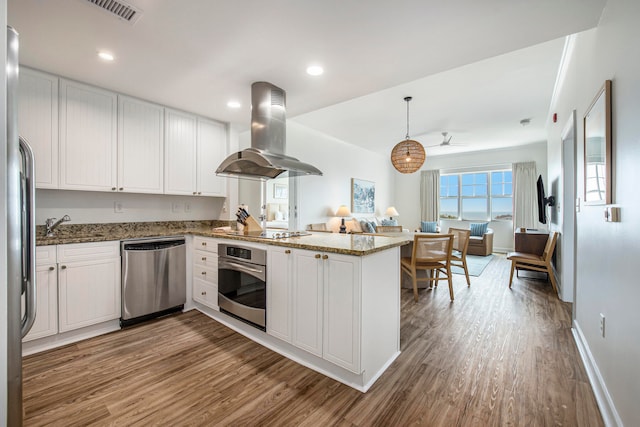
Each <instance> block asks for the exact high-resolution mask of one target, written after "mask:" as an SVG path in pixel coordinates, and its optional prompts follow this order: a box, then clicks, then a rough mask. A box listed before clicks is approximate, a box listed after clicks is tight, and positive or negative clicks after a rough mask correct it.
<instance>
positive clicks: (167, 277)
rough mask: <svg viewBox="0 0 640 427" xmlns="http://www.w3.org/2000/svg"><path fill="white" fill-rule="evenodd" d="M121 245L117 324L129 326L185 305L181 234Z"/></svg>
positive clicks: (185, 266) (127, 242)
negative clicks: (119, 312)
mask: <svg viewBox="0 0 640 427" xmlns="http://www.w3.org/2000/svg"><path fill="white" fill-rule="evenodd" d="M120 248H121V255H122V313H121V317H120V326H122V327H125V326H129V325H132V324H134V323H138V322H142V321H145V320H148V319H152V318H154V317H158V316H163V315H165V314H169V313H172V312H175V311H180V310H182V309H183V308H184V303H185V301H186V290H187V271H186V268H187V260H186V245H185V239H184V237H183V236H179V237H158V238H152V239H132V240H123V241H122V242H121V243H120Z"/></svg>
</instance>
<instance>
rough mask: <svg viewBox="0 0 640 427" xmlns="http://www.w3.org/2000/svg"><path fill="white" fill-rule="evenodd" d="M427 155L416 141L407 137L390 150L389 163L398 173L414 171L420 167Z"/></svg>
mask: <svg viewBox="0 0 640 427" xmlns="http://www.w3.org/2000/svg"><path fill="white" fill-rule="evenodd" d="M426 158H427V155H426V153H425V151H424V147H423V146H422V144H420V143H419V142H418V141H414V140H413V139H407V140H405V141H402V142H399V143H397V144H396V146H395V147H393V150H391V163H393V167H394V168H396V170H397V171H398V172H400V173H414V172H415V171H417V170H418V169H420V168H421V167H422V165H423V164H424V161H425V159H426Z"/></svg>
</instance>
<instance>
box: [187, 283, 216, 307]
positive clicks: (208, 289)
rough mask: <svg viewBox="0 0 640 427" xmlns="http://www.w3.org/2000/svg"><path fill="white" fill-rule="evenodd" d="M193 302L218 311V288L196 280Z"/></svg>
mask: <svg viewBox="0 0 640 427" xmlns="http://www.w3.org/2000/svg"><path fill="white" fill-rule="evenodd" d="M193 300H194V301H197V302H199V303H200V304H204V305H206V306H207V307H211V308H214V309H216V310H218V286H216V285H212V284H211V283H209V282H205V281H204V280H200V279H197V278H194V279H193Z"/></svg>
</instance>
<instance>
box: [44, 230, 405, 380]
mask: <svg viewBox="0 0 640 427" xmlns="http://www.w3.org/2000/svg"><path fill="white" fill-rule="evenodd" d="M217 225H218V224H212V223H206V224H197V223H196V224H193V223H191V224H185V225H183V226H180V225H179V224H165V225H164V226H163V225H159V224H151V223H149V224H146V225H144V224H137V225H136V224H129V225H126V226H117V225H115V224H111V225H110V224H93V225H84V226H82V225H76V226H75V227H84V228H82V229H81V228H77V229H76V230H75V232H71V231H70V229H66V230H65V227H61V228H60V230H61V231H60V234H59V235H58V237H54V238H39V239H38V245H40V246H44V245H46V246H49V247H51V245H59V246H58V247H60V246H66V245H69V244H74V243H80V242H99V241H105V242H106V241H111V242H113V241H118V240H121V239H130V238H135V237H150V236H160V235H176V234H181V235H185V236H187V242H188V245H190V248H191V249H190V250H188V252H187V253H188V255H187V283H188V285H187V288H188V289H187V304H186V305H185V310H187V309H191V308H195V309H197V310H199V311H201V312H203V313H205V314H206V315H208V316H210V317H212V318H213V319H215V320H217V321H218V322H220V323H223V324H224V325H226V326H228V327H230V328H231V329H233V330H235V331H236V332H238V333H240V334H242V335H244V336H246V337H248V338H249V339H251V340H253V341H255V342H257V343H260V344H262V345H264V346H266V347H268V348H270V349H272V350H274V351H276V352H278V353H280V354H282V355H284V356H285V357H288V358H289V359H291V360H294V361H296V362H298V363H300V364H302V365H304V366H307V367H309V368H311V369H313V370H316V371H318V372H320V373H322V374H324V375H327V376H329V377H331V378H334V379H336V380H338V381H340V382H342V383H344V384H347V385H349V386H351V387H353V388H355V389H357V390H360V391H362V392H366V391H367V390H368V389H369V388H370V387H371V385H372V384H373V383H374V382H375V381H376V379H377V378H378V377H379V376H380V375H382V373H383V372H384V371H385V370H386V369H387V368H388V367H389V365H390V364H391V363H392V362H393V361H394V360H395V358H396V357H397V356H398V355H399V353H400V283H399V281H400V266H399V259H400V247H401V246H403V245H405V244H408V243H410V241H411V237H410V236H408V235H407V236H391V237H389V236H371V235H357V234H356V235H350V234H337V233H335V234H334V233H317V234H311V235H307V236H302V237H294V238H287V239H278V240H265V239H260V238H255V237H245V236H242V235H229V234H224V233H220V232H216V231H214V226H217ZM69 227H71V226H69ZM118 230H120V231H118ZM231 240H235V241H238V243H241V244H242V245H243V246H245V247H253V248H258V249H265V250H266V251H267V311H266V313H267V314H266V318H267V327H266V332H265V331H262V330H259V329H257V328H255V327H253V326H251V325H249V324H247V323H244V322H242V321H240V320H237V319H235V318H233V317H231V316H229V315H227V314H225V313H222V312H220V311H219V309H218V306H217V298H216V297H215V296H216V295H217V246H218V244H219V243H224V242H229V241H231ZM80 244H82V243H80ZM203 255H204V256H203ZM209 255H210V256H209ZM204 258H207V259H211V260H215V265H214V264H209V265H208V266H203V265H202V263H201V260H202V259H204ZM202 273H205V274H204V275H203V274H202ZM207 273H208V275H207ZM207 277H209V278H210V279H207ZM203 278H204V279H203ZM58 335H60V334H58ZM49 338H51V337H49Z"/></svg>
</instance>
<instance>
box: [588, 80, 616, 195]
mask: <svg viewBox="0 0 640 427" xmlns="http://www.w3.org/2000/svg"><path fill="white" fill-rule="evenodd" d="M611 168H612V161H611V80H606V81H605V82H604V85H603V86H602V87H601V88H600V90H599V91H598V94H597V95H596V97H595V99H594V100H593V102H592V103H591V105H590V106H589V108H588V109H587V113H586V114H585V116H584V201H585V203H586V204H590V205H601V204H611V203H613V201H612V194H611V193H612V192H611V175H612V170H611Z"/></svg>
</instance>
